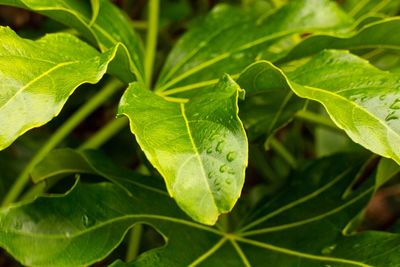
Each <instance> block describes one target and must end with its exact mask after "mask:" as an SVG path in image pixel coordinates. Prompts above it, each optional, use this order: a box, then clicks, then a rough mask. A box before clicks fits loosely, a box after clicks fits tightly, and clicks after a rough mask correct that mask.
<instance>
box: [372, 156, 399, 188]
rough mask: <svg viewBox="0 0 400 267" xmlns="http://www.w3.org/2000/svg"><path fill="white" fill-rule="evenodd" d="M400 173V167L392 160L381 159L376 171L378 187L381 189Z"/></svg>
mask: <svg viewBox="0 0 400 267" xmlns="http://www.w3.org/2000/svg"><path fill="white" fill-rule="evenodd" d="M398 173H400V166H399V164H397V163H396V162H394V161H393V160H391V159H386V158H381V159H380V160H379V164H378V168H377V170H376V187H377V188H379V187H380V186H382V185H383V184H385V183H386V182H387V181H389V180H390V179H391V178H393V177H395V176H396V175H397V174H398Z"/></svg>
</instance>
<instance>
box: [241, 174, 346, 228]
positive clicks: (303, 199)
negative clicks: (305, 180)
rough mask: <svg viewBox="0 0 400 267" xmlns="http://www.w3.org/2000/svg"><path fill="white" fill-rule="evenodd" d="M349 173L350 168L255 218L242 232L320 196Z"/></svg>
mask: <svg viewBox="0 0 400 267" xmlns="http://www.w3.org/2000/svg"><path fill="white" fill-rule="evenodd" d="M348 173H349V170H345V171H344V172H342V173H341V174H339V175H338V176H337V177H335V178H334V179H332V180H331V181H329V183H326V184H325V185H323V186H322V187H320V188H318V189H317V190H315V191H313V192H311V193H309V194H307V195H305V196H303V197H301V198H299V199H297V200H295V201H292V202H290V203H288V204H286V205H285V206H283V207H280V208H278V209H276V210H274V211H272V212H271V213H268V214H267V215H265V216H263V217H261V218H260V219H257V220H255V221H254V222H253V223H250V224H248V225H247V226H246V227H243V228H242V229H241V232H243V231H245V230H247V229H251V228H254V227H255V226H257V225H259V224H260V223H263V222H265V221H267V220H269V219H271V218H273V217H275V216H277V215H279V214H281V213H282V212H285V211H287V210H289V209H292V208H294V207H296V206H298V205H300V204H303V203H305V202H307V201H309V200H311V199H313V198H315V197H317V196H319V195H320V194H322V193H323V192H325V191H326V190H328V189H330V188H331V187H332V186H334V185H335V184H336V183H338V182H339V181H341V180H342V179H343V178H345V177H346V175H347V174H348Z"/></svg>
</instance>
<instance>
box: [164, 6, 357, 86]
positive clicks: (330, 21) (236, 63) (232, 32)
mask: <svg viewBox="0 0 400 267" xmlns="http://www.w3.org/2000/svg"><path fill="white" fill-rule="evenodd" d="M351 23H352V20H351V19H350V17H348V16H347V15H346V14H345V13H344V12H342V11H341V10H340V9H339V8H338V7H337V5H336V4H335V3H334V2H331V1H327V0H323V1H321V0H300V1H291V2H290V3H289V4H288V5H286V6H284V7H282V8H281V9H279V10H278V11H276V12H275V13H274V14H272V15H268V16H265V15H262V16H261V17H260V16H259V15H257V14H256V13H255V12H251V11H244V10H241V9H239V8H234V7H229V6H224V5H223V6H218V7H216V8H215V9H214V10H213V11H212V12H211V13H210V14H209V15H208V16H207V17H206V18H205V19H204V21H202V22H201V23H198V24H196V26H194V27H192V28H191V29H190V30H189V31H188V33H186V34H185V35H184V36H183V37H182V38H181V40H180V41H179V42H178V43H177V45H176V46H175V47H174V49H173V50H172V52H171V53H170V55H169V57H168V59H167V62H166V64H165V66H164V68H163V71H162V73H161V76H160V79H159V81H158V83H157V89H158V90H166V89H171V88H173V87H174V88H175V89H172V91H170V92H168V93H169V94H171V93H172V92H179V91H182V90H187V89H194V88H198V87H201V86H206V85H208V84H209V83H210V82H211V83H212V82H213V80H214V79H218V78H219V77H220V76H221V75H222V74H223V73H229V74H232V75H233V74H237V73H239V72H241V71H242V70H243V68H245V67H246V66H247V65H248V64H250V63H252V62H253V61H254V60H255V59H256V58H257V57H258V56H259V54H260V53H261V52H263V51H265V50H266V49H267V48H268V47H270V46H271V45H273V44H275V43H276V42H277V41H278V40H280V39H281V38H283V37H286V36H289V35H292V34H296V33H303V32H307V33H310V32H313V31H315V30H321V29H337V28H340V27H346V26H349V24H351ZM176 87H179V88H176ZM182 87H183V88H182Z"/></svg>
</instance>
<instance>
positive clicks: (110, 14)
mask: <svg viewBox="0 0 400 267" xmlns="http://www.w3.org/2000/svg"><path fill="white" fill-rule="evenodd" d="M90 3H92V6H91V5H90ZM0 4H4V5H11V6H16V7H20V8H24V9H28V10H31V11H34V12H37V13H40V14H42V15H45V16H48V17H50V18H52V19H54V20H56V21H59V22H61V23H63V24H65V25H67V26H70V27H72V28H74V29H76V30H78V31H79V32H80V33H81V34H82V35H83V36H84V37H85V38H86V39H88V40H89V41H90V42H91V43H93V44H97V45H98V46H99V48H100V49H101V50H102V51H106V50H107V49H109V48H112V47H114V46H115V45H116V44H118V43H122V44H123V45H124V46H123V47H122V48H123V49H122V50H121V51H120V52H119V53H118V54H117V58H116V62H118V63H116V64H112V68H111V73H112V74H116V75H117V76H118V77H119V78H121V79H122V80H124V81H125V82H130V81H132V80H134V78H135V77H134V76H133V74H132V73H131V72H133V73H134V74H135V76H136V79H137V80H139V81H142V80H143V47H142V43H141V40H140V38H139V36H138V35H136V33H135V32H134V30H133V28H132V27H131V24H130V23H129V19H128V18H127V17H126V16H125V15H124V14H123V13H122V12H121V11H120V10H119V9H118V8H117V7H116V6H114V5H113V4H112V3H110V1H109V0H98V1H91V2H89V1H81V0H45V1H44V0H0ZM124 50H125V51H124ZM126 66H130V69H131V71H128V70H129V68H127V67H126Z"/></svg>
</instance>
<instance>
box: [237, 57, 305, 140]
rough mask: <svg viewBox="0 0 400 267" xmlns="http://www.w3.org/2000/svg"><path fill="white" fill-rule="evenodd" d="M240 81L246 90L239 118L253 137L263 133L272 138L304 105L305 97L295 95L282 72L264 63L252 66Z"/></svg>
mask: <svg viewBox="0 0 400 267" xmlns="http://www.w3.org/2000/svg"><path fill="white" fill-rule="evenodd" d="M237 83H238V84H239V85H240V87H242V88H243V89H244V90H245V91H246V100H245V101H244V102H242V103H241V105H240V117H241V119H242V120H243V123H244V125H245V127H246V129H247V130H248V134H249V138H250V139H253V138H256V137H258V136H260V135H261V134H266V135H267V137H270V136H271V135H272V134H273V133H274V132H275V131H276V130H277V129H279V128H281V127H282V126H284V125H285V124H287V123H288V122H289V121H290V120H291V119H292V118H293V117H294V115H295V113H296V112H297V111H299V110H300V109H302V108H303V107H304V105H305V101H304V100H303V99H300V98H299V97H297V96H296V95H294V93H293V91H292V90H291V89H290V85H289V84H288V82H287V81H286V79H285V78H284V76H283V75H282V73H281V71H280V70H278V69H275V68H265V66H264V64H258V63H255V64H253V65H250V66H249V67H248V68H247V69H245V70H244V71H243V72H242V73H241V74H240V76H239V78H238V80H237Z"/></svg>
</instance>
